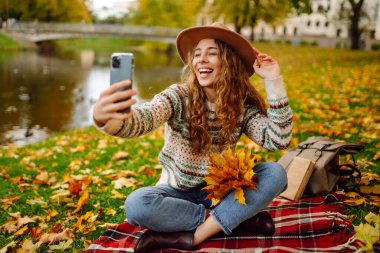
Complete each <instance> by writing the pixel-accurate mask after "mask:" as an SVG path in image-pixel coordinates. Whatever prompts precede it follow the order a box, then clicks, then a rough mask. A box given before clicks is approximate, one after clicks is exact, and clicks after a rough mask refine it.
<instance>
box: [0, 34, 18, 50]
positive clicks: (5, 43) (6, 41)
mask: <svg viewBox="0 0 380 253" xmlns="http://www.w3.org/2000/svg"><path fill="white" fill-rule="evenodd" d="M19 49H22V47H21V45H20V44H19V43H17V42H16V41H15V40H13V39H12V38H10V37H8V36H7V35H5V34H4V33H3V32H2V31H0V51H2V50H19Z"/></svg>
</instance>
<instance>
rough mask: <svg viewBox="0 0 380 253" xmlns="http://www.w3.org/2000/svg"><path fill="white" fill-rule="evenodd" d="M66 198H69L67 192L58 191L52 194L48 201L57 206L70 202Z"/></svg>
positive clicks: (68, 192)
mask: <svg viewBox="0 0 380 253" xmlns="http://www.w3.org/2000/svg"><path fill="white" fill-rule="evenodd" d="M68 196H70V191H69V190H64V189H59V190H56V191H54V192H52V196H50V199H51V200H52V201H53V202H56V203H57V204H61V203H62V202H69V201H71V199H69V198H68Z"/></svg>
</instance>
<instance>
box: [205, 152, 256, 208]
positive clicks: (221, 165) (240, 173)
mask: <svg viewBox="0 0 380 253" xmlns="http://www.w3.org/2000/svg"><path fill="white" fill-rule="evenodd" d="M255 160H256V157H255V156H253V155H251V151H250V150H244V149H239V150H237V151H236V152H233V151H232V149H230V148H229V149H227V150H226V151H225V152H224V153H223V155H220V154H218V153H211V154H210V168H209V171H208V172H209V173H208V175H207V176H206V177H205V178H204V181H205V182H206V184H207V185H206V186H205V187H204V188H203V189H204V190H206V191H207V192H209V194H208V196H207V198H208V199H211V201H212V205H216V204H217V203H219V201H220V200H221V199H223V198H224V197H225V196H226V195H227V194H228V193H230V192H232V191H235V195H234V199H235V200H237V201H238V202H239V203H240V204H242V205H245V197H244V189H255V184H254V175H255V173H254V171H253V169H252V168H253V167H254V165H255Z"/></svg>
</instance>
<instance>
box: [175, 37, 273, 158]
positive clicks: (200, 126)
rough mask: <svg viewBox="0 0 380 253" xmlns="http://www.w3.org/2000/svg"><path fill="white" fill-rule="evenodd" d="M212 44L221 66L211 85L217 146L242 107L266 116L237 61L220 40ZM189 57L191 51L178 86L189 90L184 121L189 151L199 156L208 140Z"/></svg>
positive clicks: (204, 109) (202, 98)
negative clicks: (219, 128) (215, 95)
mask: <svg viewBox="0 0 380 253" xmlns="http://www.w3.org/2000/svg"><path fill="white" fill-rule="evenodd" d="M215 43H216V44H217V45H218V47H219V57H220V60H221V63H222V64H221V73H220V75H219V78H218V80H217V81H216V83H215V84H214V88H215V90H216V94H217V100H216V102H215V105H216V106H215V108H216V119H217V121H218V122H219V123H220V126H221V130H220V139H221V142H222V143H221V144H222V145H228V144H230V141H231V135H232V133H233V132H234V129H235V128H236V125H237V123H238V120H239V118H240V117H241V115H242V113H243V112H244V108H245V106H246V105H253V106H256V107H257V108H258V109H259V111H260V112H261V113H262V114H264V115H266V114H267V113H266V108H265V102H264V99H263V97H262V96H261V95H260V94H259V92H258V91H257V90H256V89H255V87H254V86H253V85H252V83H251V82H250V80H249V75H248V73H247V71H246V68H245V65H244V63H243V61H242V60H241V58H240V57H239V56H238V55H237V54H236V53H235V52H234V50H233V49H232V48H231V47H230V46H228V45H227V44H226V43H224V42H223V41H220V40H215ZM193 57H194V52H193V51H190V52H189V55H188V58H187V59H189V60H188V63H187V65H186V66H185V69H184V71H183V73H182V84H184V85H186V86H187V87H188V89H189V94H188V98H189V100H188V108H187V113H186V117H185V121H186V123H187V124H188V125H189V134H190V139H191V140H192V142H191V145H192V149H193V151H195V152H196V153H200V152H201V151H202V150H203V149H205V148H207V147H209V146H210V144H211V142H212V140H211V137H210V134H209V132H208V129H209V125H208V122H207V104H206V100H207V96H206V93H205V92H204V90H203V89H202V87H201V86H200V84H199V82H198V80H197V77H196V74H195V71H196V70H195V69H194V68H193V66H192V59H193ZM221 123H222V124H221Z"/></svg>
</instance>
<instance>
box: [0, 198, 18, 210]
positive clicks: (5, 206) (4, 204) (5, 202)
mask: <svg viewBox="0 0 380 253" xmlns="http://www.w3.org/2000/svg"><path fill="white" fill-rule="evenodd" d="M19 199H21V197H19V196H14V197H5V198H4V199H1V200H0V203H2V205H1V206H2V208H3V209H4V210H6V209H8V208H9V207H10V206H11V205H12V204H13V203H14V202H16V201H17V200H19Z"/></svg>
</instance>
